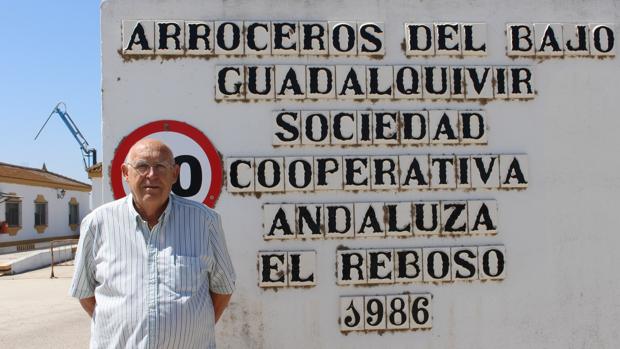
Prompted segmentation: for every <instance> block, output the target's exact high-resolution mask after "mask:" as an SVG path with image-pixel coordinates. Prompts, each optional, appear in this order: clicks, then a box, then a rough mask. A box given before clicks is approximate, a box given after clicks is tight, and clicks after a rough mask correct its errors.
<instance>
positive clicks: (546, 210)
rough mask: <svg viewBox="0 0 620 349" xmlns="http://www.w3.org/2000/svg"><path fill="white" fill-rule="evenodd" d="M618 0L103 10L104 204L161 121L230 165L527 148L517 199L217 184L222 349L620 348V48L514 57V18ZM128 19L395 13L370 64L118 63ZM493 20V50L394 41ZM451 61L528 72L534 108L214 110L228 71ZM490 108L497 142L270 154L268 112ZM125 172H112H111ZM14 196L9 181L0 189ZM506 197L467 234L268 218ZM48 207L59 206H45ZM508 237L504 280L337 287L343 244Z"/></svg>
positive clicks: (605, 16)
mask: <svg viewBox="0 0 620 349" xmlns="http://www.w3.org/2000/svg"><path fill="white" fill-rule="evenodd" d="M616 5H617V3H616V2H615V1H612V0H606V1H605V0H598V1H588V2H578V1H569V2H567V1H537V0H524V1H519V2H514V1H466V2H464V1H456V0H438V1H410V0H395V1H389V2H385V1H379V0H364V1H360V0H342V1H323V0H316V1H304V2H302V1H282V0H278V1H276V0H261V1H242V0H232V1H223V0H222V1H217V0H215V1H202V0H190V1H185V2H183V3H181V2H176V1H168V2H166V1H149V0H140V1H132V2H123V1H104V2H103V3H102V6H101V8H102V20H101V23H102V55H103V77H102V81H103V91H104V92H103V122H102V125H103V152H102V154H103V166H104V170H103V174H104V178H103V183H104V188H103V190H104V200H105V201H110V200H112V192H111V189H110V187H109V183H110V177H109V171H108V167H109V166H110V162H111V160H112V157H113V156H114V151H115V149H116V148H117V146H118V144H119V142H120V141H121V140H122V139H123V137H125V136H126V135H127V134H129V133H130V132H131V131H133V130H134V129H136V128H137V127H139V126H141V125H143V124H145V123H147V122H150V121H154V120H159V119H176V120H181V121H185V122H188V123H191V124H192V125H194V126H195V127H197V128H199V129H201V130H202V131H203V132H204V133H205V134H206V135H207V136H208V137H209V138H210V140H211V141H212V143H213V144H214V145H215V147H216V148H217V149H218V150H219V152H220V153H221V154H222V156H223V157H231V156H251V157H253V156H286V155H315V154H316V155H326V154H331V155H347V154H371V155H374V154H397V155H402V154H410V153H421V154H425V153H431V154H442V153H453V152H454V153H457V154H484V153H523V154H527V155H528V162H529V180H530V183H529V187H528V188H527V190H524V191H478V192H468V191H459V190H456V191H425V192H411V191H410V192H360V193H352V192H326V193H309V194H302V193H298V194H288V193H287V194H277V195H262V196H252V195H249V196H239V195H232V194H230V193H229V192H227V191H226V188H223V190H222V194H221V196H220V198H219V201H218V203H217V206H216V209H217V210H218V211H219V212H221V213H222V217H223V222H224V223H223V224H224V228H225V230H226V237H227V241H228V245H229V249H230V253H231V255H232V258H233V260H234V265H235V268H236V271H237V275H238V283H237V291H236V293H235V295H234V297H233V300H232V304H231V306H230V308H229V310H228V311H227V313H226V315H225V317H224V319H223V320H222V322H220V323H219V324H218V335H219V337H218V344H219V345H218V346H219V347H223V348H228V347H230V348H240V347H252V348H258V347H264V348H287V347H299V348H301V347H303V348H358V347H367V348H376V347H386V348H410V347H419V348H498V347H501V348H527V347H532V348H582V347H591V348H615V347H618V346H619V345H620V332H618V331H617V327H618V326H617V324H618V322H619V321H620V302H619V299H620V297H618V290H620V278H618V277H617V275H618V273H617V268H616V266H617V265H620V254H618V253H617V251H616V247H617V245H618V243H620V234H618V232H617V220H616V216H617V212H616V211H617V207H616V205H615V203H616V201H617V198H618V196H619V195H620V186H618V185H617V179H618V175H617V174H618V172H619V171H620V164H619V163H618V161H617V150H618V149H619V147H620V138H618V137H617V130H619V129H620V118H618V116H617V114H618V113H617V109H618V107H617V105H616V102H617V99H618V98H617V97H618V93H619V89H618V81H620V64H619V61H618V59H617V58H612V59H600V60H599V59H593V58H566V59H549V60H531V59H516V60H513V59H511V58H508V57H507V56H506V54H505V34H504V28H505V24H506V23H510V22H524V23H535V22H564V23H566V22H580V23H616V34H618V31H617V28H618V26H617V22H618V18H619V16H620V11H619V9H618V7H617V6H616ZM124 19H166V20H169V19H180V20H244V19H245V20H254V19H263V20H289V19H290V20H304V19H308V20H359V21H362V20H372V21H377V22H384V23H385V31H386V36H385V44H386V55H385V57H384V58H383V59H382V60H373V59H365V58H361V57H335V58H334V57H330V58H319V57H291V56H287V57H275V56H265V57H215V58H210V59H202V58H186V57H181V58H175V59H165V60H163V59H161V58H155V59H152V60H151V59H142V60H139V59H138V60H131V59H130V60H123V57H122V56H121V55H120V54H119V52H118V51H119V50H120V49H121V22H122V20H124ZM408 21H416V22H425V23H428V22H430V23H432V22H441V21H456V22H483V23H487V30H488V33H487V44H488V46H489V49H488V55H487V57H484V58H463V59H460V58H446V57H431V58H428V59H425V58H407V57H405V55H404V53H403V51H402V50H401V48H400V45H401V43H402V41H403V38H404V32H403V23H405V22H408ZM278 63H279V64H369V65H370V64H432V65H440V64H448V65H459V64H463V65H482V64H484V65H511V64H523V65H529V66H532V67H533V68H534V71H535V88H536V90H537V96H536V98H534V99H533V100H531V101H510V102H505V101H491V102H489V103H488V104H485V105H481V104H479V103H476V102H459V103H455V102H447V101H400V102H388V101H385V102H376V103H374V102H370V101H365V102H361V103H360V102H346V101H345V102H343V101H318V102H305V103H300V102H294V101H292V102H262V103H225V102H221V103H216V102H215V101H214V95H215V93H214V84H215V81H214V75H215V66H216V65H218V64H278ZM283 108H286V109H298V110H299V109H303V110H312V109H313V108H315V109H320V110H330V109H367V108H372V109H421V108H458V109H460V108H482V109H484V110H485V111H486V112H487V115H488V117H489V124H490V126H489V127H490V130H489V143H488V145H487V146H469V147H456V148H451V147H425V148H416V149H413V150H411V149H410V148H406V147H392V148H388V147H371V148H364V147H362V148H348V149H342V148H312V147H309V148H284V149H282V148H280V149H274V148H273V147H272V144H271V142H272V138H271V127H272V126H271V115H272V114H271V113H272V111H273V110H276V109H283ZM115 170H116V171H117V170H118V169H115ZM5 191H6V190H5ZM478 198H492V199H495V200H497V202H498V204H499V222H500V223H499V225H500V232H499V234H498V235H497V236H490V237H489V236H487V237H484V236H482V237H459V238H419V237H412V238H407V239H389V238H386V239H378V240H372V241H369V240H363V241H360V240H317V241H299V240H295V241H284V242H283V241H264V240H263V238H262V211H261V206H262V204H264V203H273V202H290V203H296V202H308V203H310V202H321V203H328V202H363V201H416V200H425V199H427V200H451V199H460V200H470V199H478ZM50 201H52V200H50ZM485 244H502V245H504V246H505V248H506V254H507V276H506V279H505V280H503V281H502V282H491V283H489V282H487V283H481V282H473V283H446V284H411V285H387V286H376V287H342V286H337V285H336V284H335V282H336V278H335V276H334V274H335V264H336V257H335V254H336V252H335V251H336V248H337V247H338V246H339V245H344V246H348V247H351V248H374V247H410V246H411V247H427V246H460V245H485ZM259 250H315V251H316V252H317V265H316V272H317V274H316V276H317V286H315V287H314V288H307V289H303V288H302V289H279V290H278V291H277V292H275V291H272V290H263V289H260V288H259V287H258V286H257V283H258V276H257V261H256V255H257V252H258V251H259ZM404 292H429V293H431V294H433V297H434V298H433V328H432V330H429V331H418V332H410V331H402V332H393V333H383V334H382V335H380V334H379V333H377V332H369V333H350V334H348V335H346V336H345V335H343V334H342V333H340V331H339V322H338V321H339V316H340V315H339V309H338V308H339V303H338V302H339V297H340V296H346V295H373V294H396V293H404Z"/></svg>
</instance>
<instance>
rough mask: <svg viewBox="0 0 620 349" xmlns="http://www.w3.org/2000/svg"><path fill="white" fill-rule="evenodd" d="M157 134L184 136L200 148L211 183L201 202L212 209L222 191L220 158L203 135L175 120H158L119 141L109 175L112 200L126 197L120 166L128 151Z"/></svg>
mask: <svg viewBox="0 0 620 349" xmlns="http://www.w3.org/2000/svg"><path fill="white" fill-rule="evenodd" d="M159 132H171V133H178V134H181V135H184V136H186V137H188V138H190V139H191V140H192V141H194V142H196V144H198V146H200V148H201V149H202V151H203V152H204V154H205V155H206V157H207V159H208V161H209V166H210V167H211V183H210V184H209V190H208V192H207V194H206V196H205V198H204V200H202V202H203V203H204V204H205V205H207V206H209V207H214V206H215V203H216V202H217V199H218V197H219V196H220V192H221V191H222V163H221V159H220V156H219V154H218V153H217V150H216V149H215V147H214V146H213V144H211V141H210V140H209V138H207V136H205V135H204V133H202V132H201V131H200V130H198V129H197V128H195V127H193V126H191V125H189V124H187V123H184V122H180V121H175V120H159V121H154V122H151V123H148V124H146V125H143V126H140V127H138V128H137V129H135V130H134V131H133V132H131V133H130V134H129V135H127V137H125V138H123V140H121V142H120V143H119V145H118V147H117V148H116V151H115V153H114V159H112V169H111V173H110V177H111V182H112V192H113V193H114V198H115V199H120V198H122V197H124V196H125V195H127V194H126V193H125V188H124V187H123V176H122V174H121V165H122V164H123V162H124V161H125V158H126V157H127V154H128V153H129V149H130V148H131V147H132V146H133V145H134V144H136V143H137V142H138V141H139V140H141V139H143V138H145V137H148V136H150V135H152V134H155V133H159Z"/></svg>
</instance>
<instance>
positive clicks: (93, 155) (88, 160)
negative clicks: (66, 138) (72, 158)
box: [34, 102, 97, 170]
mask: <svg viewBox="0 0 620 349" xmlns="http://www.w3.org/2000/svg"><path fill="white" fill-rule="evenodd" d="M61 106H62V109H61V108H60V107H61ZM54 113H56V114H58V116H59V117H60V119H61V120H62V121H63V122H64V123H65V125H66V126H67V128H68V129H69V132H71V134H72V135H73V138H75V140H76V141H77V142H78V143H79V144H80V149H81V150H82V160H83V161H84V168H85V169H86V170H88V168H89V167H91V166H93V165H95V164H96V163H97V150H96V149H95V148H90V147H89V145H88V142H87V141H86V138H84V136H83V135H82V132H80V129H79V128H78V127H77V125H76V124H75V122H73V119H71V117H70V116H69V113H67V105H66V104H65V103H64V102H59V103H58V104H56V106H55V107H54V109H53V110H52V112H51V113H50V116H48V117H47V120H45V123H44V124H43V126H41V129H40V130H39V132H38V133H37V135H36V136H35V137H34V139H35V140H36V139H37V138H38V137H39V135H40V134H41V131H43V128H44V127H45V125H47V122H48V121H50V119H51V117H52V116H53V115H54Z"/></svg>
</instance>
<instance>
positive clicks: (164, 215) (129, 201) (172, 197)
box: [125, 193, 176, 223]
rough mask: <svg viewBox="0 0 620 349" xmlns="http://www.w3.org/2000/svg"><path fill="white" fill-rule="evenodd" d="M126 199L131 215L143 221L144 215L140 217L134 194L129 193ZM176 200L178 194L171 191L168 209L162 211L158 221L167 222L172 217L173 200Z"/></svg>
mask: <svg viewBox="0 0 620 349" xmlns="http://www.w3.org/2000/svg"><path fill="white" fill-rule="evenodd" d="M125 200H126V201H125V202H126V204H127V207H129V213H130V214H131V216H132V217H134V218H135V219H136V221H138V220H139V221H143V219H142V217H140V214H139V213H138V211H136V208H135V207H134V205H133V194H131V193H130V194H128V195H127V196H126V197H125ZM175 200H176V195H174V194H173V193H170V195H168V204H167V205H166V209H165V210H164V212H162V214H161V216H159V219H158V222H159V221H161V222H162V223H165V222H166V221H167V220H168V217H170V212H172V202H173V201H175ZM139 221H138V222H139Z"/></svg>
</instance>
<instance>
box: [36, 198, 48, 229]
mask: <svg viewBox="0 0 620 349" xmlns="http://www.w3.org/2000/svg"><path fill="white" fill-rule="evenodd" d="M34 225H47V202H45V203H36V204H34Z"/></svg>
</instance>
